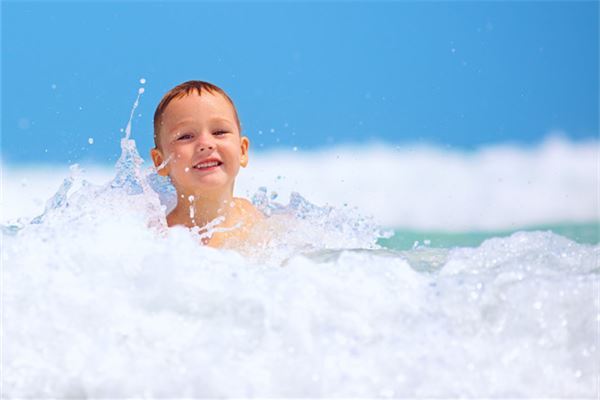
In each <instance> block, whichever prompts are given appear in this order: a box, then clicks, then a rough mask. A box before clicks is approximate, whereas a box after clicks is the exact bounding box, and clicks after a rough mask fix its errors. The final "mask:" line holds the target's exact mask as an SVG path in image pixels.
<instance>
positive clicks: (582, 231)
mask: <svg viewBox="0 0 600 400" xmlns="http://www.w3.org/2000/svg"><path fill="white" fill-rule="evenodd" d="M393 231H394V233H393V235H392V236H391V237H390V238H387V239H379V241H378V244H379V245H381V246H383V247H385V248H388V249H393V250H409V249H411V248H413V247H415V246H419V245H420V246H428V247H434V248H449V247H477V246H479V245H480V244H481V243H483V241H485V240H486V239H490V238H493V237H507V236H510V235H512V234H513V233H515V232H519V231H527V232H532V231H551V232H553V233H556V234H558V235H561V236H564V237H567V238H569V239H571V240H574V241H575V242H577V243H580V244H592V245H596V244H598V243H600V222H588V223H579V224H573V223H564V224H555V225H539V226H530V227H523V228H520V229H513V230H500V231H472V232H442V231H418V230H410V229H402V228H396V229H394V230H393Z"/></svg>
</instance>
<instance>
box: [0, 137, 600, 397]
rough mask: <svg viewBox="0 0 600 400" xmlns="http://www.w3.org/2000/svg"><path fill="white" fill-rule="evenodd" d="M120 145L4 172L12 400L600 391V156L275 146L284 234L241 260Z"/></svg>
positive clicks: (6, 380) (273, 181) (269, 199)
mask: <svg viewBox="0 0 600 400" xmlns="http://www.w3.org/2000/svg"><path fill="white" fill-rule="evenodd" d="M129 129H130V127H129ZM128 132H129V131H128ZM121 146H122V154H121V158H120V160H119V162H117V164H116V165H115V167H102V166H97V165H90V166H84V165H81V166H78V165H74V166H71V168H70V170H69V169H66V168H65V167H51V166H43V165H30V166H28V167H15V166H7V165H4V166H3V182H2V188H3V191H2V195H3V198H2V212H3V215H2V280H1V282H2V310H3V312H2V322H3V338H2V340H3V341H2V346H3V355H2V366H3V374H2V390H3V395H4V396H7V397H79V398H88V397H318V396H326V397H339V396H341V397H389V398H397V397H567V396H568V397H582V398H590V397H594V396H597V394H598V393H599V390H600V386H599V380H598V376H599V375H600V365H599V363H598V358H599V357H598V352H599V349H598V337H599V333H600V331H599V326H600V301H599V298H600V297H599V293H600V281H599V279H598V277H599V275H598V274H599V273H600V263H599V261H598V259H599V258H598V256H599V255H600V245H599V239H598V236H599V235H598V226H599V225H598V221H599V218H598V198H597V196H596V193H597V187H598V177H597V169H596V168H597V165H598V164H597V163H598V143H597V142H593V141H590V142H585V143H581V142H579V143H577V142H572V141H569V140H567V139H564V138H561V137H550V138H548V139H547V140H546V141H545V142H544V143H542V144H540V145H539V146H537V147H532V148H529V149H526V148H520V147H516V146H513V147H510V146H495V147H490V148H485V149H480V150H478V151H474V152H470V153H464V152H456V151H453V150H448V149H439V148H433V147H410V146H408V147H394V146H385V145H382V144H372V145H369V146H363V147H360V148H358V147H355V148H351V147H340V148H330V149H327V150H325V151H320V152H312V153H310V152H298V151H294V150H291V151H273V152H270V153H256V154H253V158H252V159H251V163H250V166H249V167H248V169H247V170H244V171H243V173H242V174H241V176H240V177H239V184H238V186H237V189H236V190H237V192H238V193H239V194H240V195H241V196H245V197H248V198H250V199H251V200H252V201H253V202H254V204H255V205H256V206H257V207H259V208H260V209H261V210H262V211H263V212H264V213H265V214H267V215H269V216H270V217H269V218H270V219H272V220H273V221H275V223H276V224H278V226H279V227H283V228H284V229H280V230H279V232H280V235H279V236H277V237H276V238H274V240H272V241H271V242H270V243H266V244H265V243H263V244H262V245H261V246H258V247H246V248H242V249H238V250H235V249H222V250H216V249H212V248H207V247H204V246H202V245H200V244H199V241H198V238H197V236H195V234H193V233H191V232H190V231H188V230H187V229H184V228H172V229H167V228H166V227H165V225H164V215H165V211H166V210H168V209H169V208H170V207H172V205H173V201H174V195H173V189H172V187H171V186H170V184H169V182H168V180H164V179H162V178H160V177H158V176H157V175H156V173H155V172H154V171H153V169H152V168H151V167H149V166H148V165H147V164H145V163H144V161H143V160H142V158H141V157H140V155H139V154H138V151H137V148H136V145H135V141H133V140H131V139H127V138H124V139H123V140H122V142H121Z"/></svg>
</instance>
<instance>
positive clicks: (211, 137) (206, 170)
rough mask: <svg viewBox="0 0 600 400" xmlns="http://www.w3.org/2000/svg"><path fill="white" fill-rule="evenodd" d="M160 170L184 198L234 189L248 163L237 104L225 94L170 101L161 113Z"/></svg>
mask: <svg viewBox="0 0 600 400" xmlns="http://www.w3.org/2000/svg"><path fill="white" fill-rule="evenodd" d="M161 121H162V124H161V127H160V130H159V132H158V135H159V137H158V138H157V139H158V149H152V152H151V155H152V160H153V162H154V165H155V166H159V165H160V164H161V163H163V161H164V160H166V159H169V162H168V163H167V165H166V167H165V168H163V169H162V170H160V171H159V174H161V175H163V176H164V175H169V176H170V178H171V180H172V182H173V185H174V186H175V188H176V189H177V191H178V193H180V194H187V195H190V194H194V195H198V196H200V197H201V196H202V194H206V193H207V192H215V191H217V192H219V191H223V190H230V191H231V190H233V183H234V181H235V177H236V176H237V174H238V171H239V169H240V166H242V167H245V166H246V165H247V163H248V146H249V141H248V138H246V137H242V136H240V132H239V129H238V126H237V122H236V121H237V120H236V117H235V114H234V111H233V106H232V105H231V104H230V103H229V101H227V99H225V97H223V96H222V95H221V94H220V93H214V94H213V93H209V92H206V91H203V92H202V95H201V96H200V95H198V93H197V92H192V93H190V94H189V95H187V96H184V97H181V98H176V99H173V100H172V101H171V103H169V105H168V106H167V108H166V109H165V111H164V112H163V114H162V119H161Z"/></svg>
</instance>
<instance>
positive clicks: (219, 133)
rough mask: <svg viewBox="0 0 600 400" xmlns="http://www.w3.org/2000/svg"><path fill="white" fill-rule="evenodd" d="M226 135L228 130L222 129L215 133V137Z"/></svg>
mask: <svg viewBox="0 0 600 400" xmlns="http://www.w3.org/2000/svg"><path fill="white" fill-rule="evenodd" d="M226 133H228V132H227V131H226V130H223V129H220V130H218V131H215V132H213V135H215V136H221V135H224V134H226Z"/></svg>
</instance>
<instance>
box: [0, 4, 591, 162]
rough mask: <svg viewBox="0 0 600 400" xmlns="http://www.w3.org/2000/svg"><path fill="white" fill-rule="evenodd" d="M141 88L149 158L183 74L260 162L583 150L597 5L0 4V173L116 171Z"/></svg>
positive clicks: (139, 127) (143, 146)
mask: <svg viewBox="0 0 600 400" xmlns="http://www.w3.org/2000/svg"><path fill="white" fill-rule="evenodd" d="M140 78H145V79H146V80H147V83H146V85H145V87H146V93H145V94H144V96H143V97H142V101H141V105H140V107H139V109H138V110H139V113H140V114H141V116H139V117H136V119H135V121H134V133H133V137H134V139H136V141H137V143H138V146H139V148H140V151H141V152H142V155H143V156H146V155H147V152H148V150H149V148H150V146H151V137H152V133H151V132H152V114H153V112H154V108H155V106H156V104H157V103H158V101H159V100H160V98H161V97H162V95H163V94H164V92H165V91H167V90H168V89H169V88H171V87H172V86H174V85H175V84H178V83H180V82H183V81H186V80H189V79H200V80H207V81H210V82H212V83H215V84H217V85H219V86H221V87H222V88H224V89H225V90H226V91H227V92H228V93H229V94H230V96H231V97H232V98H233V99H234V101H235V102H236V105H237V107H238V111H239V114H240V117H241V119H242V124H243V128H244V132H245V134H247V135H249V136H250V138H251V140H252V144H253V149H254V150H255V151H260V150H263V149H271V148H274V147H283V148H290V149H291V148H292V147H294V146H297V147H298V148H299V149H300V150H301V151H302V150H310V149H314V148H322V147H327V146H333V145H337V144H344V143H368V142H372V141H383V142H387V143H390V144H393V145H397V144H406V143H433V144H436V145H439V146H443V147H453V148H460V149H473V148H477V147H479V146H482V145H488V144H493V143H507V142H508V143H517V144H523V145H532V144H535V143H538V142H539V141H540V140H542V139H543V138H544V137H545V136H546V135H547V134H548V133H549V132H551V131H556V130H561V131H564V132H566V134H567V135H568V136H569V137H570V138H572V139H576V140H577V139H585V138H591V137H596V136H597V135H598V3H597V2H425V3H418V2H284V3H275V2H224V3H218V2H175V3H168V2H140V1H136V2H116V1H111V2H103V3H93V2H89V3H82V2H16V1H8V2H7V1H4V2H2V86H1V87H2V89H1V90H2V158H3V160H4V162H8V163H32V162H36V163H39V162H48V163H72V162H81V161H93V162H99V163H113V162H114V161H115V158H116V156H117V155H118V152H119V142H118V139H119V137H120V135H121V132H120V131H119V130H120V128H123V127H124V126H125V124H126V122H127V119H128V117H129V112H130V110H131V105H132V103H133V101H134V99H135V96H136V93H137V89H138V87H140V84H139V79H140ZM90 137H91V138H94V143H93V144H89V143H88V138H90Z"/></svg>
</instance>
